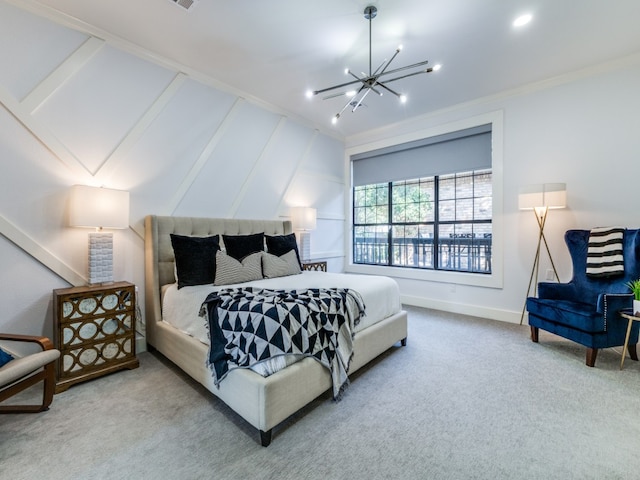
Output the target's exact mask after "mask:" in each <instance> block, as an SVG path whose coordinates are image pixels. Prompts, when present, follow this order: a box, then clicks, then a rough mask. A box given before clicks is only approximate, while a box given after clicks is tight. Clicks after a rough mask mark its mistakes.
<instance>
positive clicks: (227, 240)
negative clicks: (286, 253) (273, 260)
mask: <svg viewBox="0 0 640 480" xmlns="http://www.w3.org/2000/svg"><path fill="white" fill-rule="evenodd" d="M222 239H223V240H224V246H225V248H226V249H227V255H229V256H230V257H233V258H235V259H236V260H242V259H243V258H244V257H246V256H248V255H251V254H252V253H256V252H263V251H264V232H263V233H254V234H251V235H222Z"/></svg>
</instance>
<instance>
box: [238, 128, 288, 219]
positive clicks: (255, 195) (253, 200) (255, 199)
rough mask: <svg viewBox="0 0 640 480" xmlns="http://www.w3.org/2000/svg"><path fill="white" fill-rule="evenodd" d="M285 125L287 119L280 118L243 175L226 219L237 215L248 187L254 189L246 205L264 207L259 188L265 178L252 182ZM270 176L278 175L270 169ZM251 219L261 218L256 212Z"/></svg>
mask: <svg viewBox="0 0 640 480" xmlns="http://www.w3.org/2000/svg"><path fill="white" fill-rule="evenodd" d="M286 123H287V119H286V118H285V117H280V121H279V122H278V125H277V126H276V128H275V130H274V131H273V133H272V135H271V137H269V140H268V141H267V143H266V144H265V145H264V148H263V149H262V151H261V152H260V155H259V156H258V157H257V158H256V159H255V161H254V162H253V165H252V166H251V169H250V170H249V171H248V173H247V172H245V175H244V179H243V181H242V184H241V186H240V188H239V189H238V191H237V193H236V195H235V198H234V200H233V203H232V204H231V207H230V208H229V211H228V213H227V217H229V218H235V217H236V214H237V213H238V208H239V207H240V204H241V203H242V201H243V200H244V199H245V197H246V195H247V193H249V192H248V190H249V186H252V187H254V188H252V190H251V192H250V193H251V194H250V195H249V199H248V203H249V204H253V205H256V206H257V205H262V206H263V207H264V206H265V205H264V201H265V200H266V199H265V197H264V196H263V195H261V193H262V192H261V190H263V189H262V188H259V187H261V186H263V185H264V182H266V181H267V179H266V178H265V177H262V178H260V181H259V182H257V184H256V182H254V180H255V179H256V175H257V174H258V172H260V171H261V170H260V169H259V168H258V167H259V166H260V164H264V163H265V158H268V156H269V151H270V150H271V149H273V146H274V144H275V143H276V142H277V141H278V138H279V136H280V135H281V133H282V130H283V127H284V125H285V124H286ZM271 172H272V175H273V174H275V175H277V174H278V170H277V169H276V168H273V169H271ZM252 218H261V215H260V214H259V213H257V212H255V214H254V216H253V217H252ZM264 218H270V215H269V216H267V215H265V217H264Z"/></svg>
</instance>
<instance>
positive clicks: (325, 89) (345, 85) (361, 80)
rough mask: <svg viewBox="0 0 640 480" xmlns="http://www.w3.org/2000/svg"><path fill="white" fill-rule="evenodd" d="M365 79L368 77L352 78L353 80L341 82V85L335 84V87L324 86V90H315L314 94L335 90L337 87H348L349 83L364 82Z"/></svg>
mask: <svg viewBox="0 0 640 480" xmlns="http://www.w3.org/2000/svg"><path fill="white" fill-rule="evenodd" d="M363 80H366V79H358V80H352V81H351V82H345V83H341V84H339V85H334V86H333V87H328V88H323V89H322V90H314V92H313V94H314V95H318V94H319V93H324V92H329V91H331V90H335V89H336V88H342V87H347V86H349V85H354V84H356V83H364V81H363Z"/></svg>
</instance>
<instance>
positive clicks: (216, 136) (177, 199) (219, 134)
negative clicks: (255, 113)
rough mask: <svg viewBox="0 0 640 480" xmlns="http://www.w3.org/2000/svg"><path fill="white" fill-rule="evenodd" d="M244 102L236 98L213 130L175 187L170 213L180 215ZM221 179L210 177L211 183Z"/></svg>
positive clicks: (217, 176) (211, 214)
mask: <svg viewBox="0 0 640 480" xmlns="http://www.w3.org/2000/svg"><path fill="white" fill-rule="evenodd" d="M243 103H244V100H243V99H241V98H237V99H236V101H235V102H234V103H233V105H231V108H230V109H229V110H228V111H227V112H226V115H225V117H224V119H223V121H222V122H221V123H220V124H219V125H218V128H216V129H215V130H214V131H213V135H211V136H210V138H209V141H208V142H207V144H206V145H205V146H204V148H202V150H201V151H200V152H199V155H198V156H197V159H196V161H195V162H194V163H193V164H192V166H191V168H190V169H189V171H188V173H187V174H186V175H185V176H184V177H183V178H182V181H181V182H180V185H179V186H178V188H177V189H175V190H174V192H173V196H172V197H171V203H170V204H169V212H168V214H169V215H178V214H177V213H176V210H177V209H178V207H179V206H180V204H181V203H182V202H183V200H184V199H185V196H186V195H187V193H189V190H190V189H191V188H192V185H193V183H194V182H195V181H196V179H197V178H198V177H199V176H200V173H201V171H202V170H203V169H204V168H205V166H206V165H207V162H209V160H210V158H211V155H212V154H213V151H214V150H215V149H216V147H217V146H218V143H219V142H220V141H221V139H222V138H223V137H224V135H225V134H226V131H227V129H228V128H229V125H231V122H232V120H233V119H234V118H235V116H236V114H237V112H238V111H239V110H240V106H241V105H242V104H243ZM219 173H221V174H224V173H225V171H224V170H222V171H221V172H219ZM219 180H220V178H219V175H216V176H214V177H213V178H211V179H210V181H211V183H214V182H217V181H219ZM207 203H208V202H207ZM218 215H220V216H221V214H220V213H218ZM209 216H213V212H212V213H210V214H209Z"/></svg>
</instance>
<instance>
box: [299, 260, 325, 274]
mask: <svg viewBox="0 0 640 480" xmlns="http://www.w3.org/2000/svg"><path fill="white" fill-rule="evenodd" d="M302 270H309V271H312V272H326V271H327V262H306V263H303V264H302Z"/></svg>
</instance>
